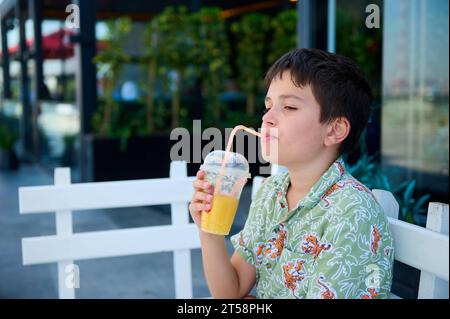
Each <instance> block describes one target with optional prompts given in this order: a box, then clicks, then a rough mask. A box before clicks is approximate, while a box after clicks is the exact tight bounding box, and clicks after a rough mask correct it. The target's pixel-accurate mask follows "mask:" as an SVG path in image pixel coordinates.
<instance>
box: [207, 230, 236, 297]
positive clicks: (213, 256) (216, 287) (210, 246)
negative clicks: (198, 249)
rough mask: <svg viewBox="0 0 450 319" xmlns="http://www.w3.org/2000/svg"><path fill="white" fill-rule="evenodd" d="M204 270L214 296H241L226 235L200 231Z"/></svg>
mask: <svg viewBox="0 0 450 319" xmlns="http://www.w3.org/2000/svg"><path fill="white" fill-rule="evenodd" d="M200 241H201V245H202V259H203V270H204V272H205V277H206V281H207V283H208V287H209V290H210V292H211V295H212V297H213V298H240V297H241V296H239V277H238V275H237V273H236V271H235V269H234V267H233V265H232V264H231V261H230V256H229V255H228V251H227V247H226V244H225V237H224V236H220V235H213V234H208V233H205V232H203V231H200Z"/></svg>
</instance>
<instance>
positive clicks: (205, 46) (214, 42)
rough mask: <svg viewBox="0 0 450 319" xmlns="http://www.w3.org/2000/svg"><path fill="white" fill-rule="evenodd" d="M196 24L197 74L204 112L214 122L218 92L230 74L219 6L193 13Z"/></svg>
mask: <svg viewBox="0 0 450 319" xmlns="http://www.w3.org/2000/svg"><path fill="white" fill-rule="evenodd" d="M192 19H193V23H194V26H195V33H194V34H195V37H196V39H195V42H196V43H197V44H198V45H196V46H195V53H194V54H195V57H196V60H197V63H196V65H197V68H198V71H197V72H198V74H197V76H198V77H199V78H201V79H202V83H203V92H204V94H205V98H206V101H207V114H208V115H212V119H213V123H212V124H216V125H217V123H218V122H219V121H220V119H221V102H220V99H219V94H220V92H221V91H223V89H224V84H225V81H224V80H225V79H226V78H227V77H228V76H229V74H230V67H229V64H228V59H229V53H230V48H229V44H228V39H227V34H226V29H225V21H224V19H223V18H222V17H221V15H220V9H219V8H202V9H201V10H200V11H199V12H197V13H194V14H193V15H192Z"/></svg>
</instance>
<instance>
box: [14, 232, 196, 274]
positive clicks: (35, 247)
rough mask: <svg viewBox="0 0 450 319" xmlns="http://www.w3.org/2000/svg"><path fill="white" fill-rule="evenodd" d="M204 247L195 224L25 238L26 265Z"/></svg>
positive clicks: (23, 245)
mask: <svg viewBox="0 0 450 319" xmlns="http://www.w3.org/2000/svg"><path fill="white" fill-rule="evenodd" d="M195 248H200V240H199V237H198V230H197V226H195V224H189V225H182V226H172V225H168V226H166V225H165V226H149V227H139V228H129V229H118V230H107V231H95V232H85V233H77V234H72V235H68V236H41V237H30V238H24V239H22V254H23V255H22V256H23V264H24V265H33V264H43V263H51V262H57V261H61V260H82V259H93V258H104V257H117V256H129V255H138V254H147V253H156V252H165V251H174V250H175V251H176V250H179V249H195Z"/></svg>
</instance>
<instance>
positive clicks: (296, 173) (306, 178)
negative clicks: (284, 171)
mask: <svg viewBox="0 0 450 319" xmlns="http://www.w3.org/2000/svg"><path fill="white" fill-rule="evenodd" d="M336 159H337V156H335V155H332V156H323V157H322V158H317V159H315V160H313V161H311V162H307V163H301V164H300V163H299V164H297V165H296V166H289V167H288V170H289V177H290V185H289V188H288V189H289V191H290V192H293V193H297V194H302V195H303V196H304V195H306V194H308V193H309V191H310V190H311V188H312V187H313V186H314V184H315V183H316V182H317V181H318V180H319V179H320V178H321V177H322V175H323V174H324V173H325V172H326V171H327V170H328V168H329V167H330V166H331V164H333V163H334V161H336Z"/></svg>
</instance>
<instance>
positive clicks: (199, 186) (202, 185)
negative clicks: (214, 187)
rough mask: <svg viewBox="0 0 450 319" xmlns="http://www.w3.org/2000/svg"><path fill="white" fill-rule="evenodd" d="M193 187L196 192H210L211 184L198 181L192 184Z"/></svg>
mask: <svg viewBox="0 0 450 319" xmlns="http://www.w3.org/2000/svg"><path fill="white" fill-rule="evenodd" d="M192 185H193V186H194V188H195V189H196V190H209V188H210V187H211V184H210V183H209V182H207V181H204V180H198V179H196V180H194V181H193V182H192Z"/></svg>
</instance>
